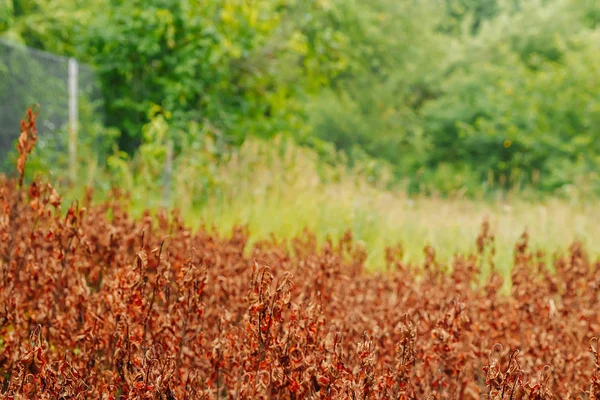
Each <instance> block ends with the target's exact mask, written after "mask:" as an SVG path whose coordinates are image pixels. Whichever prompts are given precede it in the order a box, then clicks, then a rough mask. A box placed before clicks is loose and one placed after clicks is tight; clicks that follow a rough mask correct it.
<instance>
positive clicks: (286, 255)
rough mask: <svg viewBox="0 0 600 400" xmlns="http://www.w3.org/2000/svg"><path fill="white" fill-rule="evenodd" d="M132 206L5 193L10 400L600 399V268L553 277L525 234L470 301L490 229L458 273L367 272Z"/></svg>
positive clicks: (434, 265) (0, 255)
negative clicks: (134, 213)
mask: <svg viewBox="0 0 600 400" xmlns="http://www.w3.org/2000/svg"><path fill="white" fill-rule="evenodd" d="M32 115H33V114H32ZM23 148H24V149H28V148H29V147H27V146H24V147H23ZM28 151H30V150H28ZM23 154H24V153H23ZM22 167H23V168H24V164H23V165H22ZM122 196H123V194H122V193H120V192H119V191H118V190H115V191H114V192H113V193H112V194H111V197H110V198H109V199H107V201H106V202H104V203H102V204H98V205H93V204H91V202H90V201H89V198H90V196H88V197H87V199H84V201H82V203H81V204H78V203H74V204H72V205H71V206H70V207H69V209H68V211H67V212H66V214H61V212H60V204H61V199H60V196H59V195H58V194H57V193H56V191H55V190H54V189H53V188H52V186H51V185H49V184H48V183H45V182H39V181H36V182H32V183H31V184H29V186H28V187H26V188H25V187H23V188H21V180H20V179H19V182H15V181H11V180H8V179H6V178H3V179H1V180H0V379H1V383H0V393H1V395H2V397H3V398H8V399H17V398H38V399H56V398H97V399H117V398H123V399H125V398H129V399H169V400H172V399H261V398H280V399H300V398H323V399H390V398H392V399H479V398H487V399H554V398H561V399H574V398H596V396H598V394H599V393H600V383H599V382H600V380H599V379H600V378H599V376H600V375H599V371H600V367H599V364H600V362H599V361H598V349H597V339H596V336H595V335H597V334H598V332H599V330H600V311H599V308H598V306H597V305H598V289H599V287H600V275H599V273H598V271H599V267H600V265H599V264H598V263H593V262H591V261H590V259H589V257H588V255H587V254H586V252H585V249H584V248H583V247H582V246H581V245H579V244H574V245H573V246H572V247H571V248H570V250H569V251H568V252H567V253H566V254H562V255H560V256H557V257H556V261H555V265H554V267H555V271H554V272H552V273H551V272H549V270H548V269H547V268H546V267H545V266H544V265H542V264H541V262H540V261H539V260H541V259H543V258H542V257H539V256H540V255H539V254H537V253H536V252H533V251H532V250H531V249H530V248H529V246H528V241H527V236H526V235H524V236H523V237H522V238H521V240H519V242H518V243H517V245H516V247H515V259H514V267H513V270H512V275H510V276H508V277H507V278H508V279H509V283H510V293H509V294H508V295H505V294H502V291H501V288H502V286H503V284H504V283H505V282H504V281H503V278H502V277H501V276H500V275H499V273H498V272H497V271H495V269H494V266H493V265H492V272H491V274H490V276H489V278H488V279H486V280H485V281H484V282H482V283H480V284H477V282H479V281H480V279H479V277H480V274H481V271H482V268H483V265H484V264H486V263H489V262H490V258H489V254H490V253H493V247H494V245H493V242H494V237H493V234H492V233H491V228H490V227H489V225H488V224H484V225H483V227H482V233H481V235H480V237H479V238H477V240H476V244H477V246H476V247H477V250H476V251H475V252H474V253H473V254H464V255H460V256H457V257H456V259H455V260H454V262H453V263H452V265H450V266H445V265H441V264H440V263H439V262H438V261H436V258H435V251H434V249H433V248H431V247H426V248H425V249H424V251H425V252H426V254H427V259H426V262H425V263H424V265H412V264H408V263H406V262H404V261H402V260H401V256H402V249H401V247H395V248H393V249H390V250H389V251H388V253H387V265H388V269H387V270H386V271H385V272H381V273H367V272H365V271H364V267H363V266H364V260H365V256H364V255H365V254H364V249H363V248H362V247H361V246H359V245H356V244H354V242H353V238H352V236H351V235H350V234H347V235H345V236H344V237H343V238H342V239H341V240H340V241H339V242H338V243H335V242H333V241H331V240H330V241H328V242H326V243H325V244H324V245H323V246H321V247H319V246H317V241H316V239H315V236H314V235H312V234H311V233H309V232H306V233H305V234H304V235H302V236H301V237H298V238H296V239H294V240H293V241H292V243H290V246H288V245H287V244H286V243H284V242H283V241H278V240H277V239H276V238H273V239H272V240H270V241H263V242H259V243H257V244H256V245H254V246H253V248H252V251H251V253H250V254H249V255H248V254H247V253H246V252H244V249H245V248H246V246H247V241H248V232H247V231H246V230H245V229H243V228H236V229H234V230H233V231H232V232H231V235H229V236H220V235H218V234H215V233H209V232H208V231H206V230H202V229H201V230H199V231H197V232H192V231H190V230H189V229H188V228H187V227H186V226H185V225H184V224H183V222H182V221H181V218H180V216H179V215H178V214H177V213H176V212H175V213H173V214H171V215H166V214H164V213H159V214H158V216H157V217H152V216H151V215H150V213H147V214H146V215H145V216H144V217H142V218H141V219H137V220H134V219H132V218H130V217H129V216H128V214H127V210H125V209H123V208H122V206H121V203H120V198H121V197H122ZM109 216H110V217H109Z"/></svg>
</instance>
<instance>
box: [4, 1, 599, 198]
mask: <svg viewBox="0 0 600 400" xmlns="http://www.w3.org/2000/svg"><path fill="white" fill-rule="evenodd" d="M4 4H5V6H4V7H2V8H1V11H0V32H1V35H2V36H4V37H6V38H10V39H11V40H16V41H21V42H23V43H26V44H28V45H31V46H35V47H38V48H42V49H45V50H49V51H53V52H56V53H59V54H64V55H74V56H76V57H78V58H79V59H81V60H82V61H85V62H89V63H92V64H94V65H96V66H97V68H98V70H99V72H100V75H101V79H102V82H103V90H104V99H105V107H106V115H107V121H106V122H107V125H108V126H111V127H114V128H116V129H118V131H119V132H120V133H121V135H120V137H119V139H118V149H119V151H125V153H126V154H127V155H126V156H125V154H124V153H118V152H117V153H115V156H113V157H112V158H111V160H110V161H111V168H113V170H114V173H115V174H117V175H119V174H121V175H122V174H124V173H125V172H123V171H124V170H125V169H127V168H129V169H131V168H133V170H136V168H141V167H140V165H144V168H149V169H151V170H152V171H153V172H152V174H151V175H152V176H154V175H155V172H156V171H154V170H155V169H158V168H159V165H160V163H161V162H162V160H163V159H164V154H165V151H166V150H165V147H164V146H167V144H166V143H172V145H173V148H174V153H175V155H176V159H177V158H179V157H182V160H183V159H186V160H188V161H186V162H188V163H190V164H189V168H190V171H203V172H202V173H203V174H204V173H206V174H207V175H210V173H208V172H206V169H207V168H208V169H210V168H211V167H209V165H210V163H212V162H214V163H215V164H218V163H219V162H220V161H219V160H221V161H222V159H223V158H226V156H227V154H228V152H230V151H231V145H233V146H234V147H237V146H241V145H242V144H243V143H244V141H245V140H247V139H248V138H249V137H252V136H257V137H260V138H263V139H268V140H270V139H272V138H274V137H277V136H279V135H283V136H286V137H293V138H295V139H296V140H297V141H298V142H300V143H302V144H303V145H308V146H311V147H312V148H313V149H315V150H316V151H317V153H318V154H319V156H320V157H321V158H322V160H323V161H325V164H328V165H333V164H336V163H340V162H343V163H349V164H350V166H352V167H353V168H354V167H356V165H359V164H360V165H361V166H366V165H369V167H365V168H366V169H368V171H369V174H370V176H371V177H372V179H373V180H377V179H378V177H379V176H380V175H382V173H381V171H380V170H381V169H382V168H383V169H384V170H387V167H388V166H390V165H391V166H392V168H393V171H394V175H395V178H396V181H397V182H402V183H405V184H406V185H407V186H406V188H407V189H408V190H409V191H418V192H425V193H438V194H441V195H451V194H467V195H482V194H489V193H496V192H506V191H509V190H516V189H523V190H527V189H529V188H534V189H536V190H540V191H543V192H559V193H560V192H562V193H567V194H568V193H571V192H572V190H573V189H574V188H577V189H578V190H583V189H584V188H585V190H586V191H592V192H598V191H600V182H599V180H598V177H597V175H596V172H595V171H596V170H597V169H598V166H599V164H598V163H599V161H600V148H599V147H598V144H597V143H596V142H597V141H595V140H594V138H595V137H596V135H597V127H598V126H599V125H598V123H599V122H600V121H599V119H600V117H599V111H598V110H599V108H600V99H599V96H600V95H599V93H600V90H599V89H600V88H599V85H600V83H599V72H598V71H599V70H598V68H597V66H598V65H599V62H600V60H599V57H600V56H599V54H600V51H599V50H600V49H599V46H600V44H599V43H600V36H599V35H600V33H599V32H600V3H598V2H597V1H594V0H477V1H475V0H444V1H441V0H422V1H418V2H416V1H412V0H400V1H398V0H372V1H360V0H311V1H304V0H254V1H251V2H250V1H247V0H207V1H202V2H191V1H183V0H182V1H167V0H149V1H143V2H142V1H141V0H132V1H128V2H121V1H111V0H90V1H87V2H83V1H82V0H78V1H73V0H53V1H52V2H49V1H48V0H12V1H6V0H4ZM32 93H34V92H32ZM161 121H162V122H161ZM148 123H150V124H149V125H147V126H149V127H151V128H144V129H142V127H143V126H146V124H148ZM163 124H166V125H168V129H167V128H165V127H164V126H163ZM148 129H150V131H149V130H148ZM94 130H95V131H96V132H97V134H96V137H100V139H98V140H100V141H102V143H104V145H103V147H104V149H105V150H104V151H103V153H106V151H107V149H108V148H109V147H110V146H109V144H110V142H111V141H112V140H113V138H114V137H115V136H114V134H113V133H114V131H111V132H113V133H110V134H107V133H106V132H105V131H103V130H102V128H100V127H99V126H97V127H96V128H94ZM101 131H102V132H104V133H102V132H101ZM162 131H164V132H168V134H167V133H164V135H163V134H159V132H162ZM150 132H152V133H150ZM148 135H150V136H148ZM161 135H163V136H161ZM209 142H210V145H208V144H207V143H209ZM153 146H154V147H153ZM207 146H208V147H210V148H211V150H210V151H209V150H207V148H208V147H207ZM190 148H191V149H195V150H194V151H197V152H199V154H203V156H202V157H200V161H197V162H196V161H194V162H192V161H191V160H192V159H193V157H186V156H184V154H188V152H190V151H191V150H190ZM337 150H342V151H343V153H340V152H339V151H337ZM205 151H206V152H207V153H205ZM209 154H210V156H209ZM153 158H154V160H152V159H153ZM142 159H144V160H145V161H144V162H142V161H139V160H142ZM135 160H138V161H135ZM367 160H368V161H367ZM176 162H179V161H176ZM123 163H124V164H123ZM153 164H156V165H153ZM125 165H126V166H127V168H125ZM115 168H116V169H115ZM320 168H321V167H320ZM361 168H362V167H361ZM136 173H137V172H136ZM190 173H191V172H190ZM134 175H135V174H134ZM134 175H132V176H131V179H134V180H136V179H139V178H135V177H134ZM383 175H385V174H383ZM119 176H120V175H119ZM119 179H120V178H119ZM140 184H145V183H140ZM204 185H210V182H209V181H207V182H206V183H202V184H200V187H204ZM190 190H192V191H193V190H194V189H191V188H190ZM200 197H202V196H200Z"/></svg>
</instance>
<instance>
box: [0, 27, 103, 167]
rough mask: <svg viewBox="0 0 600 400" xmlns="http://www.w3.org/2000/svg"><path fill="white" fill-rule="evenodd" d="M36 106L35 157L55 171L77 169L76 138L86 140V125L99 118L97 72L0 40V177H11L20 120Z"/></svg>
mask: <svg viewBox="0 0 600 400" xmlns="http://www.w3.org/2000/svg"><path fill="white" fill-rule="evenodd" d="M35 104H38V105H39V110H40V114H39V116H38V124H37V126H38V131H39V135H38V143H37V144H36V151H39V152H43V154H44V157H46V159H47V160H49V162H50V163H51V164H52V165H54V166H56V167H65V168H67V167H71V168H73V167H75V166H74V165H72V164H73V162H74V160H75V159H74V157H73V151H74V150H75V149H76V146H77V137H78V136H81V135H85V134H86V131H85V126H86V124H85V122H86V121H85V119H95V120H100V119H101V118H102V116H103V115H102V94H101V91H100V85H99V82H98V76H97V74H96V72H95V71H94V69H93V68H92V67H91V66H89V65H86V64H81V63H78V62H77V61H76V60H73V59H69V58H67V57H61V56H57V55H54V54H51V53H47V52H43V51H39V50H36V49H32V48H29V47H25V46H20V45H15V44H13V43H10V42H8V41H4V40H2V39H0V172H4V173H8V172H11V171H12V169H13V168H12V164H13V163H12V160H13V157H15V152H16V140H17V138H18V137H19V134H20V129H19V127H20V120H21V118H23V117H24V115H25V111H26V110H27V107H30V106H32V105H35ZM82 119H83V120H84V121H82ZM82 122H83V123H82ZM72 129H73V130H72ZM70 130H71V131H70Z"/></svg>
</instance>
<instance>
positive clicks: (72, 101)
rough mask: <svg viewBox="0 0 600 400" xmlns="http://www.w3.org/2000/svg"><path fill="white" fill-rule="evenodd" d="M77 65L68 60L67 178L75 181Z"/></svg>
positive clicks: (73, 61)
mask: <svg viewBox="0 0 600 400" xmlns="http://www.w3.org/2000/svg"><path fill="white" fill-rule="evenodd" d="M77 76H78V65H77V60H75V59H74V58H70V59H69V177H70V178H71V182H72V183H73V182H75V180H76V179H77V119H78V116H77V111H78V103H77V80H78V77H77Z"/></svg>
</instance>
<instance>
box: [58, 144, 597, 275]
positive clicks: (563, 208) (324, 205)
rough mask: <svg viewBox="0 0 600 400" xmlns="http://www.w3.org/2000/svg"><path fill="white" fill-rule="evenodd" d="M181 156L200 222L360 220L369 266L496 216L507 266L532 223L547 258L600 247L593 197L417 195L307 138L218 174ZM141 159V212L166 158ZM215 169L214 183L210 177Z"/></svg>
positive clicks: (327, 232)
mask: <svg viewBox="0 0 600 400" xmlns="http://www.w3.org/2000/svg"><path fill="white" fill-rule="evenodd" d="M281 148H283V150H280V149H281ZM181 159H182V161H180V162H179V163H178V164H175V166H174V171H173V181H172V184H171V190H170V196H169V197H170V206H171V207H173V208H176V209H178V210H179V211H180V212H181V213H182V215H183V217H184V220H185V221H186V223H187V224H188V225H189V226H191V227H192V228H197V227H199V226H200V225H202V224H207V225H208V227H209V228H211V227H212V226H214V227H216V228H217V229H218V231H219V232H221V233H223V232H229V231H230V230H231V228H232V227H233V226H236V225H240V224H241V225H247V226H248V227H249V228H250V232H251V237H250V241H251V242H252V241H255V240H260V239H265V238H268V237H270V235H271V234H275V235H276V236H277V237H280V238H290V237H293V236H297V235H299V234H301V233H302V231H303V230H304V228H307V229H308V230H309V231H311V232H315V233H316V234H317V236H318V238H319V239H320V240H323V239H324V238H325V237H327V236H331V237H332V238H337V237H340V236H341V235H342V234H343V233H344V232H345V231H346V230H347V229H350V230H351V231H352V232H353V234H354V237H355V238H356V240H357V241H359V242H360V243H363V244H364V246H365V248H366V250H367V252H368V259H367V265H368V267H369V268H371V269H378V268H380V267H381V266H382V265H383V259H384V253H385V248H386V246H391V245H396V244H401V245H402V247H403V250H404V259H405V261H411V262H421V261H422V260H423V259H424V253H423V248H424V246H425V245H427V244H429V245H431V246H433V247H434V248H435V249H436V251H437V255H438V258H439V260H441V261H444V262H448V261H450V260H451V259H452V257H453V255H454V254H455V253H464V252H467V251H472V250H473V249H474V247H475V242H474V238H475V237H476V236H477V234H478V233H479V231H480V229H481V224H482V222H483V221H484V220H485V219H487V220H489V222H490V223H491V226H492V230H493V231H494V233H495V235H496V248H497V255H496V261H497V264H498V266H499V268H500V269H501V270H504V271H505V272H508V269H509V268H510V265H511V264H512V258H513V247H514V243H515V241H516V240H517V239H518V238H519V236H520V235H521V234H522V233H523V231H524V230H527V231H528V233H529V234H530V237H531V241H532V246H534V247H539V248H540V249H543V250H545V251H546V252H547V258H546V259H547V261H550V260H551V258H552V253H554V252H556V251H560V250H566V249H567V248H568V246H569V245H570V244H571V243H572V242H573V241H580V242H581V243H583V244H584V245H585V246H586V248H588V249H589V251H590V252H591V253H592V254H600V226H598V224H596V223H595V221H598V220H599V218H600V203H599V202H598V201H597V200H595V199H593V198H592V199H590V198H585V197H571V198H570V199H568V200H567V199H566V198H561V199H559V198H557V197H546V198H536V199H535V200H531V201H527V200H524V197H523V196H522V195H521V194H519V193H510V194H508V195H506V196H504V199H503V200H493V199H492V200H490V199H489V198H488V199H486V200H472V199H467V198H465V197H464V196H462V197H456V198H453V199H448V198H445V199H443V198H435V197H418V196H417V197H414V196H413V197H410V196H407V195H406V194H405V192H403V191H401V190H398V191H390V190H386V189H384V188H382V187H378V186H377V185H374V184H369V183H367V182H368V177H367V176H366V175H365V174H364V173H360V172H358V173H357V172H355V171H347V170H346V169H344V168H340V167H331V166H324V165H323V164H322V163H320V162H319V161H318V158H317V156H316V154H315V153H314V152H311V151H309V150H307V149H304V148H301V147H299V146H294V145H287V146H281V145H280V144H275V145H274V144H272V143H268V142H261V141H257V140H248V141H247V143H246V144H245V145H244V146H243V147H242V148H241V149H240V150H239V151H238V152H237V153H235V154H234V155H233V157H232V158H231V159H230V160H229V161H227V162H224V163H222V164H220V165H219V166H218V167H216V168H214V169H213V170H211V171H210V174H209V172H208V171H209V169H208V168H207V167H206V165H205V164H201V163H198V162H197V160H196V159H195V156H194V153H190V154H189V155H184V156H182V157H181ZM134 161H137V162H131V163H130V164H129V165H128V166H127V167H126V168H124V169H123V170H121V171H120V176H121V178H120V179H119V180H118V181H117V182H116V184H117V185H118V186H119V187H120V188H122V189H124V190H128V191H130V193H131V198H130V203H129V209H130V210H131V212H132V213H133V214H134V215H141V213H142V211H143V210H145V209H156V208H158V207H161V206H162V205H163V199H162V193H163V188H162V187H161V186H160V182H161V175H160V174H161V173H162V171H161V169H160V168H161V165H162V164H160V162H159V163H158V167H157V166H156V165H150V166H149V165H147V163H146V164H145V163H143V162H139V160H134ZM149 171H153V172H149ZM207 176H210V178H211V182H212V183H211V184H210V185H208V184H206V183H205V180H206V179H205V177H207ZM112 179H113V181H114V178H112ZM81 181H82V182H85V183H87V184H88V185H90V186H92V187H95V188H97V196H96V198H97V199H98V200H101V199H103V198H105V196H106V193H107V189H108V186H107V182H111V177H109V176H107V175H106V174H105V173H103V172H102V170H101V169H99V168H92V169H90V168H85V169H84V173H83V176H82V179H81ZM64 192H65V194H66V198H67V199H75V198H81V196H83V193H84V188H83V187H82V186H79V187H78V188H76V189H74V190H73V189H71V190H70V191H67V190H65V191H64ZM199 198H201V199H202V200H200V201H199V200H198V199H199Z"/></svg>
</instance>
